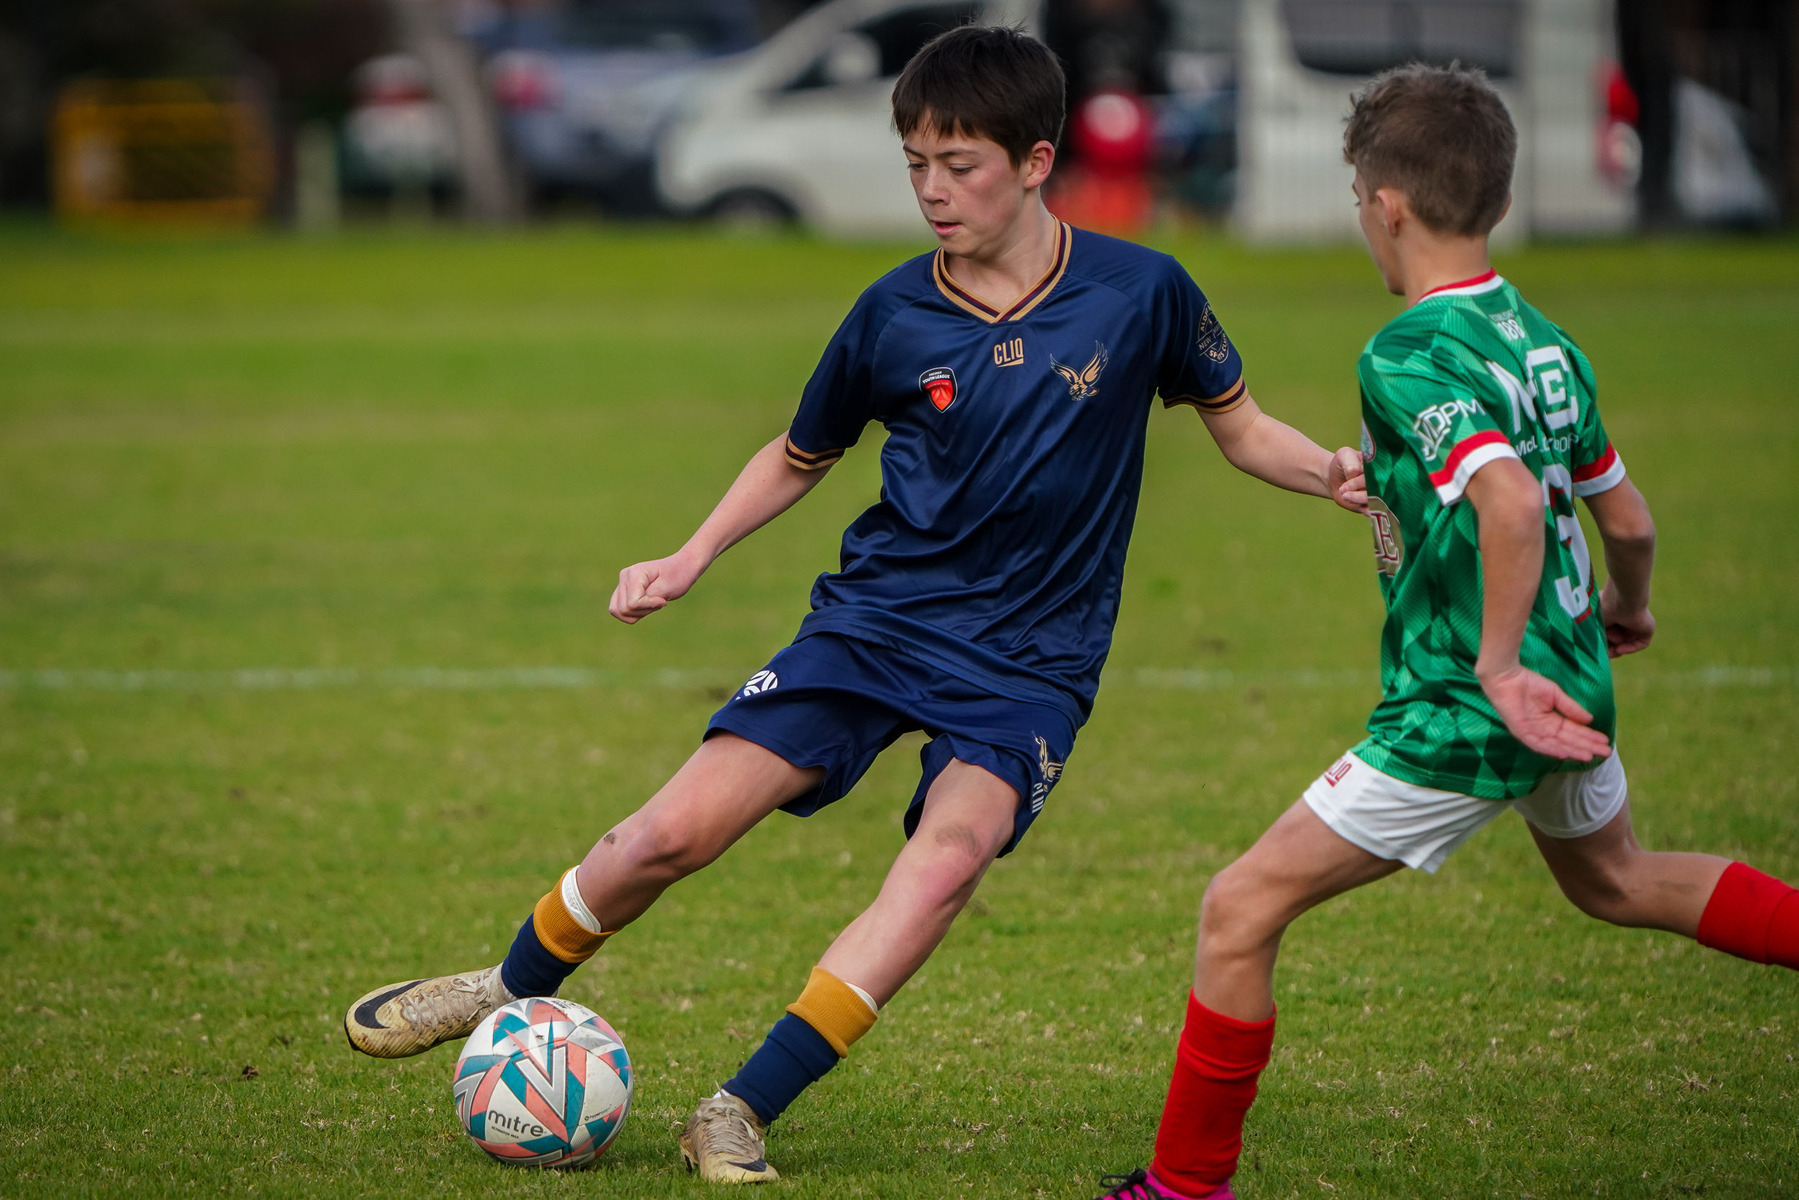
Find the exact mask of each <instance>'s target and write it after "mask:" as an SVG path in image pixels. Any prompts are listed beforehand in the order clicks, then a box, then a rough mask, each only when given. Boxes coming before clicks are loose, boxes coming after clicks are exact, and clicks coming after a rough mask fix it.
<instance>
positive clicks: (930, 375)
mask: <svg viewBox="0 0 1799 1200" xmlns="http://www.w3.org/2000/svg"><path fill="white" fill-rule="evenodd" d="M918 386H919V387H921V388H923V389H924V394H925V395H926V396H928V397H930V400H931V403H932V404H934V405H936V406H937V411H938V412H942V411H944V410H945V409H947V408H948V407H949V406H950V405H952V404H954V403H955V402H956V373H955V372H954V371H952V370H950V369H949V368H948V367H932V368H931V369H930V370H928V371H926V372H925V373H924V374H923V375H920V376H919V377H918Z"/></svg>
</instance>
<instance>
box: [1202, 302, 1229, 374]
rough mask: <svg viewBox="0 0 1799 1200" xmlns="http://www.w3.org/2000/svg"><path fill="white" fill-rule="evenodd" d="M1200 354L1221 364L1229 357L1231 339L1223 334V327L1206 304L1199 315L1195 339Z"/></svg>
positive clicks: (1210, 307) (1209, 305)
mask: <svg viewBox="0 0 1799 1200" xmlns="http://www.w3.org/2000/svg"><path fill="white" fill-rule="evenodd" d="M1195 341H1196V342H1197V344H1198V346H1199V350H1200V353H1201V354H1204V355H1205V356H1206V357H1207V358H1209V359H1211V360H1212V361H1213V362H1215V363H1221V362H1223V361H1224V360H1225V359H1227V358H1229V357H1230V356H1231V339H1230V338H1228V337H1226V336H1225V334H1224V326H1222V325H1220V324H1219V323H1218V318H1217V317H1215V316H1213V315H1212V306H1211V304H1209V303H1208V304H1207V305H1206V306H1205V308H1204V310H1202V311H1201V312H1200V314H1199V333H1198V335H1197V336H1196V338H1195Z"/></svg>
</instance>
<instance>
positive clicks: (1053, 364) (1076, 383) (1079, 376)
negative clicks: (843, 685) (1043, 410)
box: [1049, 342, 1112, 400]
mask: <svg viewBox="0 0 1799 1200" xmlns="http://www.w3.org/2000/svg"><path fill="white" fill-rule="evenodd" d="M1111 361H1112V359H1111V356H1110V355H1108V354H1107V353H1106V345H1105V343H1104V342H1094V343H1093V357H1092V358H1091V359H1089V360H1088V362H1087V365H1086V366H1085V367H1083V368H1081V369H1080V370H1079V371H1076V370H1075V369H1074V368H1073V367H1071V366H1069V365H1068V364H1067V363H1059V362H1057V361H1056V356H1055V355H1053V354H1052V355H1050V356H1049V369H1050V370H1052V371H1054V372H1055V373H1056V374H1058V375H1060V376H1061V377H1062V378H1064V379H1066V380H1067V381H1068V398H1069V399H1070V400H1087V399H1091V398H1092V397H1094V396H1097V395H1099V373H1100V372H1101V371H1103V370H1105V369H1106V364H1107V363H1109V362H1111Z"/></svg>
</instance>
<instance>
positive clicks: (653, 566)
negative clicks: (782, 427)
mask: <svg viewBox="0 0 1799 1200" xmlns="http://www.w3.org/2000/svg"><path fill="white" fill-rule="evenodd" d="M829 469H830V467H829V466H828V465H827V466H825V467H822V468H820V469H818V470H813V471H807V470H803V469H801V468H800V467H796V466H794V465H793V463H792V462H790V461H789V460H788V458H787V435H786V433H782V434H781V436H780V437H778V438H776V439H775V440H774V441H772V442H770V443H769V444H768V445H766V446H764V447H762V449H760V450H758V451H756V455H755V457H754V458H752V459H750V461H749V464H748V465H747V466H745V467H744V468H743V471H742V473H741V474H739V475H738V476H737V482H735V483H733V484H732V485H731V487H730V490H729V491H727V492H726V493H725V496H724V499H722V500H720V501H719V502H718V507H717V508H714V509H713V510H712V515H711V516H709V517H707V518H706V520H705V521H704V522H703V523H702V524H701V525H700V527H699V529H698V530H696V531H695V532H694V535H693V536H692V537H690V538H688V539H687V544H686V545H685V546H682V547H681V548H680V549H679V550H677V551H675V552H674V553H673V554H671V555H669V556H668V557H667V558H658V559H654V560H652V561H650V562H640V563H633V564H632V565H631V566H628V567H626V568H625V569H624V570H622V571H620V572H619V573H618V587H617V588H615V589H613V592H612V602H611V603H610V604H609V605H608V606H607V607H608V609H609V610H610V611H611V613H612V615H613V616H615V617H617V618H618V619H619V620H621V621H623V622H624V623H625V624H627V625H635V624H636V623H637V622H638V621H641V620H642V619H643V618H645V617H647V616H649V615H650V614H651V613H653V612H655V611H656V610H657V609H659V608H666V607H667V606H668V603H669V601H671V600H679V599H680V598H681V597H682V596H684V595H686V594H687V591H688V589H689V588H691V587H693V585H694V583H695V581H697V580H698V579H699V577H700V576H701V575H703V574H704V573H705V571H706V568H707V567H709V566H711V565H712V563H713V561H714V560H715V559H717V558H718V556H719V555H721V554H723V553H724V552H725V551H726V550H729V549H730V548H731V547H732V546H735V545H736V544H737V543H738V542H741V541H742V540H743V539H744V538H746V537H748V536H749V535H750V534H752V533H754V532H756V530H758V529H760V528H762V527H763V526H764V525H766V524H768V523H769V522H770V521H772V520H774V519H775V518H776V517H778V516H780V515H781V514H782V513H784V512H786V511H787V510H788V509H790V508H792V507H793V505H794V504H795V503H796V502H797V501H798V500H799V498H800V497H801V496H804V495H805V494H806V493H807V492H809V491H811V490H812V488H813V486H814V485H815V484H817V483H818V481H819V480H820V479H823V478H824V475H825V472H826V471H828V470H829Z"/></svg>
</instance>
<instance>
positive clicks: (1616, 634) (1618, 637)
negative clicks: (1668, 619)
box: [1599, 579, 1655, 658]
mask: <svg viewBox="0 0 1799 1200" xmlns="http://www.w3.org/2000/svg"><path fill="white" fill-rule="evenodd" d="M1599 612H1600V614H1601V615H1602V616H1603V617H1604V618H1605V649H1606V653H1608V654H1609V655H1611V657H1613V658H1622V657H1623V656H1624V655H1626V654H1635V653H1636V652H1637V651H1639V650H1645V649H1647V648H1648V647H1649V639H1651V638H1653V637H1654V636H1655V617H1654V616H1653V615H1652V614H1651V613H1650V611H1649V610H1648V609H1647V608H1642V609H1638V610H1637V611H1636V612H1626V611H1624V603H1623V601H1622V600H1620V599H1619V597H1618V589H1617V588H1615V587H1614V586H1612V581H1611V580H1609V579H1608V580H1606V581H1605V586H1604V587H1603V588H1600V589H1599Z"/></svg>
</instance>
